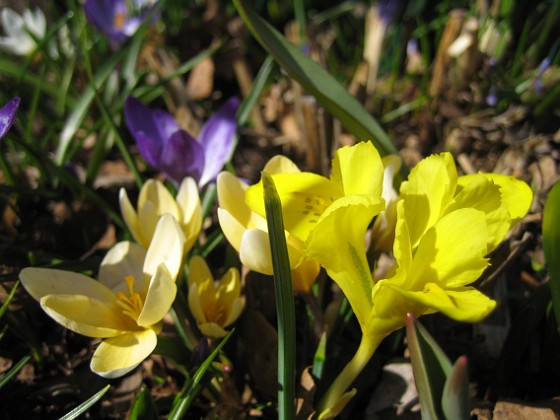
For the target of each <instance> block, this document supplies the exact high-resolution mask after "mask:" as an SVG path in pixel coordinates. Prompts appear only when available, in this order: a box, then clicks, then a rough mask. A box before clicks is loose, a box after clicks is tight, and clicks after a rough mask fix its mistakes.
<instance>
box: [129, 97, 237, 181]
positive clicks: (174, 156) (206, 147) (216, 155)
mask: <svg viewBox="0 0 560 420" xmlns="http://www.w3.org/2000/svg"><path fill="white" fill-rule="evenodd" d="M238 107H239V101H238V100H237V98H230V99H229V100H228V101H227V102H226V103H225V104H224V105H222V107H221V108H220V109H218V111H217V112H216V113H215V114H214V115H213V116H212V117H211V118H210V119H209V120H208V121H207V122H206V124H204V126H203V127H202V131H201V132H200V135H199V137H198V141H197V140H196V139H194V138H193V137H192V136H191V135H190V134H189V133H187V132H186V131H184V130H182V129H181V128H180V127H179V125H178V124H177V122H176V121H175V120H174V119H173V117H172V116H171V115H169V114H168V113H167V112H165V111H163V110H160V109H157V110H151V109H149V108H148V107H147V106H145V105H144V104H142V103H141V102H140V101H138V100H137V99H135V98H133V97H132V96H129V97H128V98H127V99H126V102H125V106H124V115H125V120H126V125H127V126H128V129H129V130H130V132H131V133H132V136H133V137H134V139H135V140H136V143H137V144H138V149H139V151H140V154H141V155H142V157H143V158H144V160H146V162H148V163H149V164H150V165H151V166H153V167H154V168H156V169H158V170H160V171H162V172H163V173H164V174H165V175H166V176H167V177H168V178H169V179H171V180H172V181H173V182H174V183H175V184H176V185H179V184H180V183H181V181H182V180H183V178H185V177H187V176H190V177H193V178H194V179H195V180H196V181H197V182H198V186H199V188H202V187H203V186H204V185H206V184H207V183H208V182H210V181H213V180H214V179H215V178H216V176H217V175H218V173H219V172H220V171H221V170H222V168H223V166H224V164H225V163H226V161H227V159H228V158H229V156H230V154H231V151H232V147H233V145H234V144H233V139H234V136H235V130H236V129H237V122H236V121H235V113H236V111H237V108H238Z"/></svg>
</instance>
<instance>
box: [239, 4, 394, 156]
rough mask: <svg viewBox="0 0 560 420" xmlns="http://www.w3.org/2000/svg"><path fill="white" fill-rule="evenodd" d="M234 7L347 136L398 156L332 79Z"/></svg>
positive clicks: (242, 9) (266, 26)
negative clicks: (340, 124)
mask: <svg viewBox="0 0 560 420" xmlns="http://www.w3.org/2000/svg"><path fill="white" fill-rule="evenodd" d="M234 4H235V6H236V8H237V11H238V12H239V14H240V16H241V17H242V19H243V20H244V21H245V23H246V24H247V26H248V27H249V29H250V30H251V32H252V34H253V36H254V37H255V38H256V39H257V41H259V43H260V44H261V45H262V46H263V47H264V49H265V50H266V51H267V52H268V53H269V54H270V55H272V56H273V57H274V59H275V60H276V61H277V62H278V63H279V64H280V65H281V66H282V68H283V69H284V70H285V71H286V72H287V73H288V75H289V76H290V77H292V78H294V79H295V80H296V81H297V82H298V83H300V84H301V85H302V86H303V88H304V89H305V90H307V91H308V92H309V93H310V94H312V95H313V96H315V97H316V98H317V101H318V102H319V103H320V104H321V105H322V106H324V107H325V109H326V110H327V111H329V112H330V113H331V114H332V115H334V116H335V117H336V118H338V119H339V120H340V122H341V123H342V125H343V126H344V127H345V128H346V129H347V130H348V131H349V132H350V133H352V134H353V135H354V136H356V138H357V139H358V140H371V141H372V142H373V143H374V144H375V146H376V147H377V149H379V152H380V153H381V154H382V155H387V154H396V153H397V150H396V148H395V146H394V145H393V143H392V142H391V140H390V139H389V137H388V136H387V134H386V133H385V131H384V130H383V129H382V128H381V126H380V125H379V124H378V123H377V121H376V120H375V119H374V118H373V117H372V116H371V115H370V114H369V113H368V112H367V111H366V110H365V109H364V107H363V106H362V105H361V104H360V103H359V102H358V101H357V100H356V99H355V98H354V97H352V96H351V95H350V94H349V93H348V92H347V91H346V89H345V88H344V87H343V86H342V85H341V84H340V83H339V82H338V81H337V80H336V79H335V78H334V77H333V76H331V75H330V74H329V73H328V72H327V71H326V70H325V69H323V68H322V67H321V66H320V65H319V64H317V63H316V62H314V61H313V60H311V59H310V58H309V57H307V56H306V55H305V54H304V53H303V52H301V51H300V50H299V49H298V48H297V47H295V46H294V45H292V44H290V43H289V42H288V41H287V40H286V39H285V38H284V37H283V36H282V35H281V34H280V33H279V32H278V31H276V30H275V29H274V28H273V27H272V26H270V25H269V24H268V23H267V22H266V21H264V20H263V19H262V18H261V17H260V16H258V15H257V14H256V13H255V12H254V11H253V10H252V9H251V8H250V7H248V6H247V4H246V3H245V2H244V1H242V0H234Z"/></svg>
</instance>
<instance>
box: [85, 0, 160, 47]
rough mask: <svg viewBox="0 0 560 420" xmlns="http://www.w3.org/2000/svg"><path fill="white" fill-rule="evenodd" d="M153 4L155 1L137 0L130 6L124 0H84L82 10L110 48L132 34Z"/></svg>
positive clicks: (118, 44)
mask: <svg viewBox="0 0 560 420" xmlns="http://www.w3.org/2000/svg"><path fill="white" fill-rule="evenodd" d="M154 6H155V2H149V1H139V0H137V1H135V2H134V7H132V8H131V7H129V6H128V5H127V2H126V1H125V0H86V3H85V4H84V11H85V13H86V18H87V20H88V21H89V23H91V24H92V25H94V26H95V27H96V28H97V29H99V31H101V32H102V33H103V34H104V35H105V36H106V37H107V40H108V41H109V44H110V45H111V48H113V49H117V48H118V47H119V46H120V45H121V44H122V43H123V42H125V41H126V40H127V38H129V37H131V36H132V35H134V33H135V32H136V30H137V29H138V27H139V26H140V25H141V24H142V22H143V21H144V19H146V17H147V16H148V15H149V13H150V12H151V11H152V10H153V8H154ZM156 19H157V18H156Z"/></svg>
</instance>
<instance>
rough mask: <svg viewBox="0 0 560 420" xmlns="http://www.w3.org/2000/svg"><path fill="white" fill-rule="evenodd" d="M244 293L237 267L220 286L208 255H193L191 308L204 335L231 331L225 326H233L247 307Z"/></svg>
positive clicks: (190, 264)
mask: <svg viewBox="0 0 560 420" xmlns="http://www.w3.org/2000/svg"><path fill="white" fill-rule="evenodd" d="M240 293H241V284H240V280H239V271H238V270H237V269H236V268H230V269H229V270H228V271H227V272H226V273H225V274H224V276H223V277H222V278H221V279H220V281H219V283H218V285H217V287H216V285H215V284H214V277H213V276H212V273H211V272H210V268H208V264H207V263H206V261H205V260H204V258H202V257H199V256H194V257H192V259H191V261H190V263H189V308H190V310H191V313H192V314H193V316H194V317H195V319H196V321H197V323H198V328H199V329H200V331H201V332H202V334H204V335H205V336H206V337H213V338H221V337H224V336H225V335H226V334H227V331H226V330H225V329H224V328H225V327H227V326H229V325H231V324H232V323H233V322H234V321H235V320H236V319H237V318H238V317H239V315H241V311H242V310H243V306H244V301H243V299H242V298H241V297H240Z"/></svg>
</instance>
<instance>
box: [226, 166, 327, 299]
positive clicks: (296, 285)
mask: <svg viewBox="0 0 560 420" xmlns="http://www.w3.org/2000/svg"><path fill="white" fill-rule="evenodd" d="M264 170H265V171H266V172H268V173H270V174H278V173H299V172H300V171H299V169H298V167H297V166H296V165H295V163H293V162H292V161H291V160H290V159H288V158H286V157H283V156H275V157H274V158H272V159H271V160H270V161H269V162H268V163H267V164H266V166H265V168H264ZM217 188H218V203H219V208H218V220H219V222H220V226H221V228H222V231H223V232H224V235H225V237H226V239H227V240H228V242H229V243H230V244H231V245H232V246H233V248H235V250H236V251H237V252H239V259H240V260H241V263H242V264H243V265H244V266H246V267H248V268H249V269H250V270H253V271H256V272H259V273H262V274H266V275H272V273H273V269H272V255H271V251H270V241H269V237H268V228H267V224H266V219H265V218H264V217H262V216H261V215H259V214H257V213H255V212H254V211H252V210H251V208H249V206H248V205H247V203H246V202H245V199H246V192H247V189H248V188H249V186H248V185H247V184H246V183H245V182H243V181H242V180H240V179H239V178H237V177H235V176H234V175H232V174H230V173H228V172H222V173H221V174H220V175H219V176H218V179H217ZM262 197H263V196H262V190H261V200H262ZM286 242H287V245H288V254H289V259H290V267H291V269H292V285H293V289H294V291H296V292H308V291H309V290H310V288H311V285H312V284H313V282H314V281H315V278H316V277H317V275H318V274H319V264H318V263H317V262H316V261H313V260H311V259H309V258H307V257H306V255H305V252H304V243H303V241H302V240H301V239H299V238H297V237H296V236H294V235H291V234H289V233H287V232H286Z"/></svg>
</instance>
